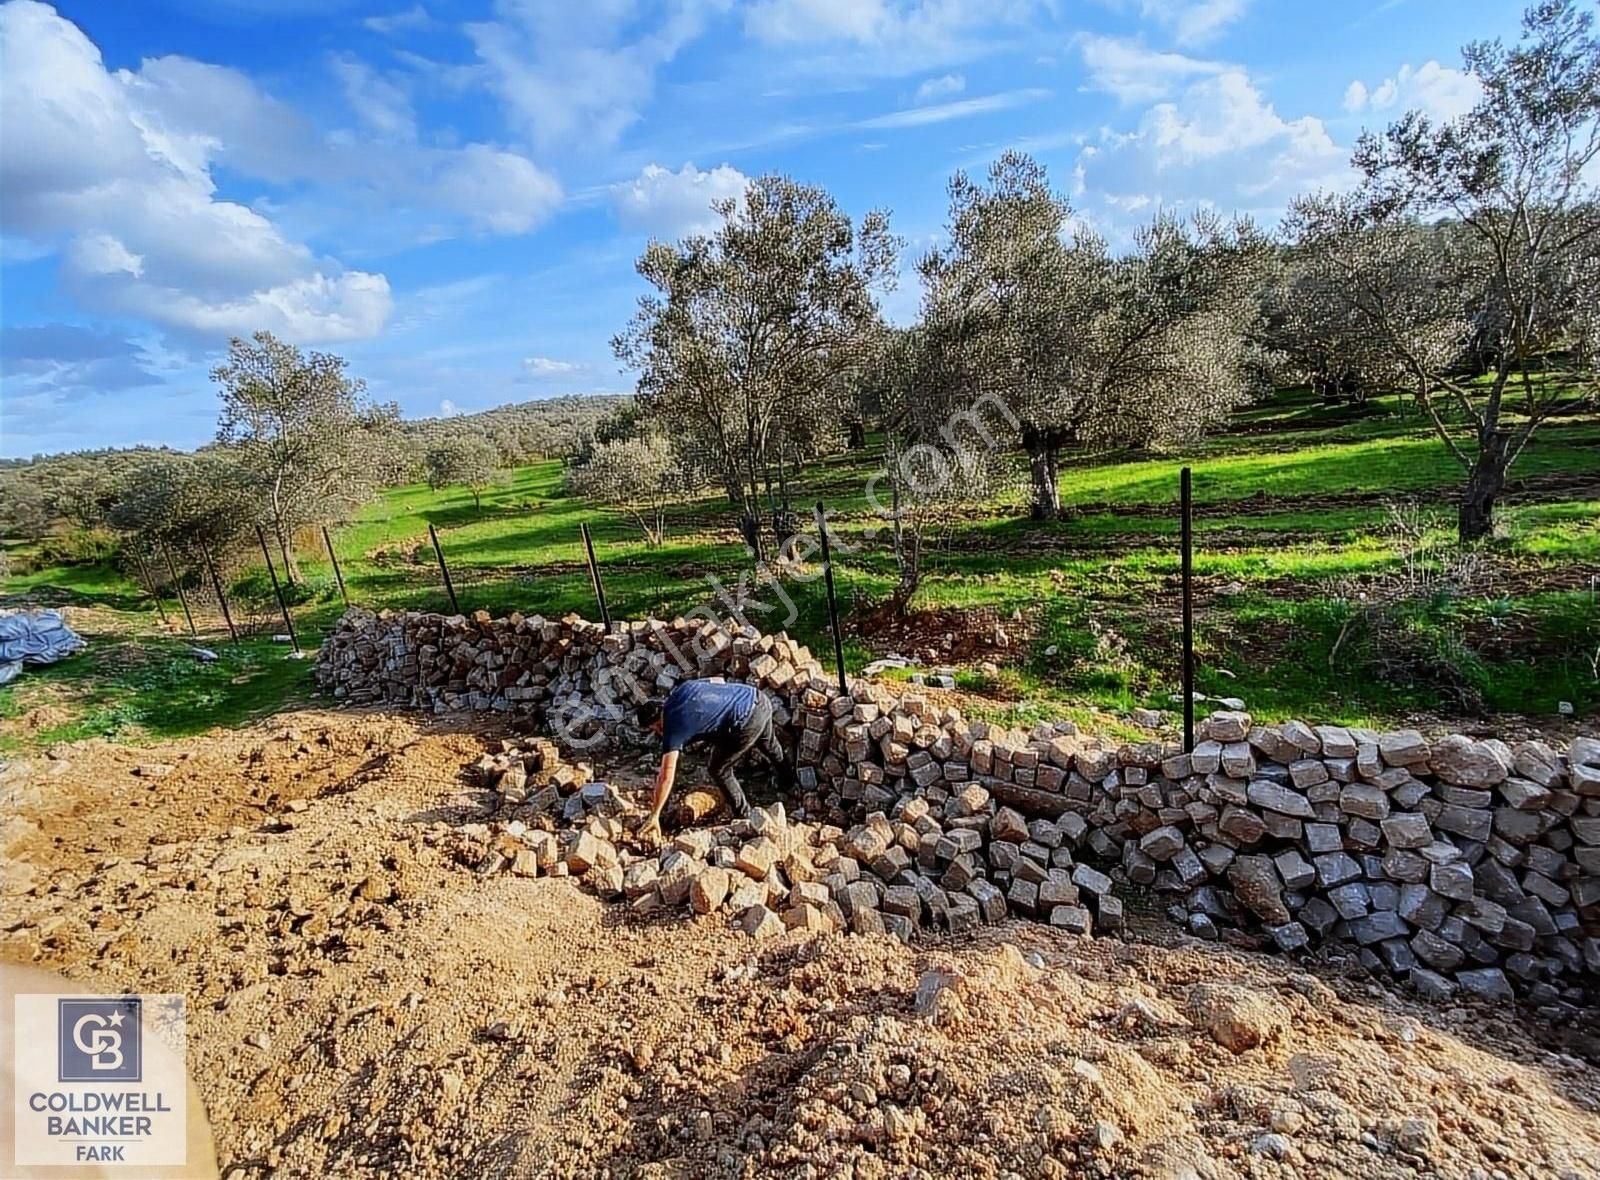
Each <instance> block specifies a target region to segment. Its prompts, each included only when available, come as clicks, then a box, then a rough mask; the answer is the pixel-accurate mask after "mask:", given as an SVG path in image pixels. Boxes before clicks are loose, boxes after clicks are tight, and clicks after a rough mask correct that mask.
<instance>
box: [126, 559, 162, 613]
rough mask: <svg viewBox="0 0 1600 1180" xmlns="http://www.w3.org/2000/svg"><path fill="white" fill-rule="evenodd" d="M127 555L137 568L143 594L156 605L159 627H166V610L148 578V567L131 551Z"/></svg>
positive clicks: (153, 581)
mask: <svg viewBox="0 0 1600 1180" xmlns="http://www.w3.org/2000/svg"><path fill="white" fill-rule="evenodd" d="M128 553H129V555H130V556H131V557H132V558H133V560H134V564H135V565H137V566H138V567H139V577H141V578H143V579H144V592H145V593H146V594H148V595H149V596H150V601H151V602H153V603H155V604H156V614H158V615H160V616H161V625H162V626H163V627H165V626H166V625H167V608H166V607H164V606H162V605H161V595H159V594H157V593H156V581H155V579H154V578H152V577H151V576H150V567H149V566H147V565H146V564H145V563H144V558H142V557H140V556H139V555H138V554H137V553H134V552H133V551H132V550H131V549H130V550H129V551H128Z"/></svg>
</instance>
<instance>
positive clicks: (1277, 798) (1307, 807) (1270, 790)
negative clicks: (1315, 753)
mask: <svg viewBox="0 0 1600 1180" xmlns="http://www.w3.org/2000/svg"><path fill="white" fill-rule="evenodd" d="M1317 765H1318V766H1321V765H1322V764H1321V763H1320V762H1319V763H1317ZM1249 795H1250V802H1252V803H1254V804H1255V805H1256V806H1257V807H1264V808H1266V809H1267V810H1268V811H1276V812H1278V813H1280V814H1282V815H1291V816H1294V817H1295V818H1296V819H1314V818H1315V813H1314V812H1313V811H1312V810H1311V803H1310V801H1309V800H1308V799H1307V798H1306V797H1305V796H1304V795H1302V794H1300V793H1298V792H1297V791H1294V790H1291V789H1290V788H1288V787H1284V786H1280V785H1279V784H1277V783H1274V782H1269V781H1268V780H1266V779H1255V780H1254V781H1252V782H1251V783H1250V787H1249Z"/></svg>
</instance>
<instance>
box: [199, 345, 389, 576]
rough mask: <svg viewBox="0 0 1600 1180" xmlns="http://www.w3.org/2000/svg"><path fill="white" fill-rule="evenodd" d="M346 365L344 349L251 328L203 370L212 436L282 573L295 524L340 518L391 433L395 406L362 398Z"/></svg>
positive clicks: (288, 565) (366, 491)
mask: <svg viewBox="0 0 1600 1180" xmlns="http://www.w3.org/2000/svg"><path fill="white" fill-rule="evenodd" d="M345 367H346V362H345V360H344V358H343V357H339V356H334V355H332V354H331V353H326V352H311V353H302V352H301V351H300V350H299V349H298V348H296V347H294V346H293V345H292V344H287V343H285V342H283V341H281V340H279V339H278V338H277V337H275V336H273V335H272V333H270V332H257V333H256V334H255V335H254V336H253V337H251V338H250V339H249V340H243V339H240V338H238V337H235V338H234V339H233V340H231V341H229V343H228V360H227V363H226V364H223V365H219V366H218V367H217V368H215V369H213V370H212V373H211V377H212V380H214V381H216V382H217V384H218V385H219V386H220V387H221V396H222V417H221V422H220V424H219V426H218V429H217V440H218V441H219V442H220V443H222V444H223V445H224V446H226V447H228V448H229V449H230V451H231V452H232V454H233V456H234V458H235V461H236V462H237V463H238V464H239V466H240V467H241V468H242V469H243V470H244V471H245V472H247V473H248V474H249V476H250V478H251V481H252V483H253V484H254V487H255V489H256V493H257V495H258V497H259V500H260V516H261V518H262V519H263V520H264V521H265V522H266V523H267V524H269V525H270V526H271V528H272V532H273V535H274V537H275V538H276V540H277V542H278V549H279V552H280V553H281V554H282V555H283V563H284V567H285V569H286V570H287V571H288V574H287V576H288V578H289V580H290V581H291V582H293V581H298V579H299V566H298V564H297V563H296V561H295V558H294V549H293V545H292V543H291V542H292V539H293V536H294V532H295V530H296V529H298V528H301V527H302V526H304V525H308V524H315V523H318V522H325V521H330V520H339V519H343V518H344V517H345V516H347V515H348V514H349V513H350V512H352V511H353V510H354V509H355V508H356V507H357V506H358V505H359V504H360V503H361V502H362V501H364V500H365V499H367V497H369V496H370V495H371V494H372V492H373V491H374V490H375V488H376V486H377V484H378V479H379V475H380V473H381V472H382V470H383V468H384V464H383V463H382V461H381V457H382V454H383V449H384V447H385V446H386V445H388V443H389V442H390V441H391V440H392V439H393V438H395V437H396V436H397V434H398V432H397V431H395V430H393V428H392V424H393V422H394V420H395V419H396V418H398V416H399V411H398V409H397V408H396V407H395V406H393V405H375V404H373V403H372V402H370V401H368V400H367V399H366V398H365V396H364V390H365V385H364V383H363V382H362V381H360V380H359V379H356V378H352V377H350V376H348V375H347V374H346V373H345Z"/></svg>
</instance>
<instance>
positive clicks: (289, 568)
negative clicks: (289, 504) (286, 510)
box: [272, 518, 300, 586]
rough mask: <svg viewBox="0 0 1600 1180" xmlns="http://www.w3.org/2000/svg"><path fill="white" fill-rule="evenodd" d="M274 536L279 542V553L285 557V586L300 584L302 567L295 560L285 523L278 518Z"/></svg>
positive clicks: (275, 519)
mask: <svg viewBox="0 0 1600 1180" xmlns="http://www.w3.org/2000/svg"><path fill="white" fill-rule="evenodd" d="M272 535H273V536H274V537H276V538H277V540H278V552H279V553H280V554H282V555H283V580H284V583H285V585H289V586H295V585H298V584H299V582H300V565H299V563H298V562H297V561H295V558H294V551H293V550H292V549H291V548H290V547H289V539H288V535H287V534H286V532H285V531H284V527H283V522H282V521H281V520H279V519H277V518H273V521H272Z"/></svg>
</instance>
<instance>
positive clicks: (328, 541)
mask: <svg viewBox="0 0 1600 1180" xmlns="http://www.w3.org/2000/svg"><path fill="white" fill-rule="evenodd" d="M322 543H323V544H324V545H326V546H327V547H328V560H329V561H331V562H333V580H334V581H336V582H338V583H339V597H340V598H342V599H344V604H345V606H346V607H348V606H349V605H350V595H349V594H347V593H345V588H344V574H343V573H342V572H341V571H340V569H339V555H338V554H337V553H335V552H334V551H333V538H332V537H330V536H328V526H327V525H323V526H322Z"/></svg>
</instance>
